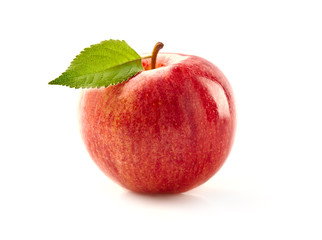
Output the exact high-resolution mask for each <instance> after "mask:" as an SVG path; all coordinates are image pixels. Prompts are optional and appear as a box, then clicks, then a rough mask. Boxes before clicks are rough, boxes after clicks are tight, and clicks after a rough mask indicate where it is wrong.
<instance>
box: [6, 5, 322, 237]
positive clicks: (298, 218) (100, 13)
mask: <svg viewBox="0 0 322 240" xmlns="http://www.w3.org/2000/svg"><path fill="white" fill-rule="evenodd" d="M320 4H321V1H319V0H317V1H313V0H305V1H286V0H279V1H275V0H271V1H255V0H254V1H250V0H245V1H232V0H228V1H202V0H199V1H189V0H186V1H174V0H172V1H161V0H160V1H139V0H136V1H106V0H105V1H95V0H91V1H58V0H57V1H35V0H30V1H1V3H0V24H1V29H0V33H1V37H0V42H1V44H0V61H1V64H0V68H1V71H0V77H1V81H0V88H1V92H0V111H1V112H0V114H1V115H0V116H1V117H0V122H1V124H0V141H1V144H0V239H3V240H9V239H61V240H63V239H68V240H70V239H187V238H188V239H190V238H191V239H247V240H249V239H295V238H297V239H322V228H321V227H322V207H321V205H322V204H321V203H322V197H321V183H322V175H321V170H322V164H321V161H322V153H321V145H322V141H321V135H322V127H321V123H322V113H321V112H322V111H321V110H322V108H321V105H322V96H321V91H322V84H321V83H322V31H321V30H322V7H321V5H320ZM110 38H113V39H124V40H126V41H127V42H128V43H129V45H130V46H131V47H132V48H134V49H135V50H136V51H137V52H138V53H146V52H150V51H151V50H152V48H153V45H154V44H155V43H156V42H157V41H162V42H163V43H164V44H165V47H164V49H163V50H162V51H166V52H179V53H185V54H194V55H198V56H201V57H204V58H206V59H208V60H210V61H211V62H213V63H214V64H216V65H217V66H218V67H219V68H220V69H221V70H222V71H223V72H224V73H225V75H226V76H227V78H228V79H229V81H230V83H231V85H232V87H233V89H234V92H235V95H236V102H237V107H238V128H237V135H236V139H235V144H234V147H233V151H232V152H231V155H230V156H229V158H228V160H227V162H226V164H225V165H224V167H223V168H222V169H221V170H220V171H219V173H218V174H216V175H215V176H214V177H213V178H212V179H211V180H210V181H208V182H207V183H205V184H204V185H202V186H200V187H198V188H196V189H193V190H191V191H189V192H187V193H184V194H180V195H172V196H144V195H137V194H134V193H131V192H128V191H127V190H124V189H122V188H121V187H119V186H118V185H116V184H115V183H113V182H112V181H111V180H109V179H108V178H107V177H105V175H103V174H102V173H101V172H100V170H99V169H98V168H97V167H96V165H95V164H94V163H93V162H92V160H91V159H90V157H89V155H88V154H87V152H86V149H85V147H84V146H83V143H82V140H81V138H80V135H79V131H78V125H77V116H76V107H77V102H78V96H79V91H78V90H74V89H69V88H66V87H59V86H48V85H47V83H48V82H49V81H50V80H52V79H54V78H56V77H58V76H59V75H60V74H61V73H62V72H63V71H65V69H66V68H67V67H68V66H69V63H70V62H71V60H72V59H73V58H74V57H75V56H76V55H77V54H78V53H79V52H80V51H81V50H83V48H85V47H88V46H89V45H91V44H95V43H98V42H100V41H102V40H105V39H110Z"/></svg>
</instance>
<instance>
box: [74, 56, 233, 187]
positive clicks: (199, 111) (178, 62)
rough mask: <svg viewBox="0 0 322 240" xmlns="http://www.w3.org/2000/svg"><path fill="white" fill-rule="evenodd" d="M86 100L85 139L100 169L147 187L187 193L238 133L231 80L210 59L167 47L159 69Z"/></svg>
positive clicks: (85, 94) (213, 168)
mask: <svg viewBox="0 0 322 240" xmlns="http://www.w3.org/2000/svg"><path fill="white" fill-rule="evenodd" d="M142 61H143V66H144V68H145V71H143V72H141V73H139V74H137V75H136V76H135V77H133V78H131V79H129V80H128V81H124V82H122V83H120V84H117V85H112V86H109V87H107V88H99V89H86V90H83V91H82V95H81V101H80V126H81V133H82V137H83V139H84V142H85V145H86V147H87V149H88V152H89V154H90V156H91V157H92V158H93V160H94V161H95V163H96V164H97V165H98V167H99V168H100V169H101V170H102V171H103V172H104V173H105V174H106V175H107V176H109V177H110V178H112V179H113V180H114V181H116V182H117V183H119V184H120V185H122V186H123V187H125V188H127V189H129V190H132V191H135V192H141V193H179V192H185V191H187V190H190V189H192V188H194V187H196V186H198V185H200V184H202V183H204V182H205V181H207V180H208V179H209V178H211V177H212V176H213V175H214V174H215V173H216V172H217V171H218V170H219V169H220V168H221V166H222V165H223V163H224V162H225V160H226V158H227V156H228V154H229V152H230V150H231V147H232V144H233V139H234V132H235V124H236V114H235V103H234V97H233V93H232V89H231V86H230V85H229V83H228V81H227V79H226V77H225V76H224V75H223V73H222V72H221V71H220V70H219V69H218V68H217V67H216V66H215V65H213V64H212V63H210V62H208V61H207V60H205V59H203V58H200V57H196V56H188V55H182V54H171V53H160V54H159V55H158V61H157V65H156V68H155V69H152V70H149V69H150V64H151V60H150V59H143V60H142Z"/></svg>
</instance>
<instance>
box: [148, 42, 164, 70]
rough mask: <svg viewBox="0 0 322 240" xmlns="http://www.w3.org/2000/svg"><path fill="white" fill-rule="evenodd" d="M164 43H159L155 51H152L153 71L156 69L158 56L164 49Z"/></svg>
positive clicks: (155, 46)
mask: <svg viewBox="0 0 322 240" xmlns="http://www.w3.org/2000/svg"><path fill="white" fill-rule="evenodd" d="M163 46H164V45H163V43H162V42H157V43H156V44H155V45H154V48H153V51H152V58H151V69H155V66H156V62H157V55H158V52H159V51H160V49H162V48H163Z"/></svg>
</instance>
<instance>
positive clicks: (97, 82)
mask: <svg viewBox="0 0 322 240" xmlns="http://www.w3.org/2000/svg"><path fill="white" fill-rule="evenodd" d="M142 70H143V66H142V61H141V57H140V55H138V54H137V53H136V52H135V51H134V50H133V49H132V48H131V47H130V46H129V45H128V44H127V43H126V42H125V41H120V40H106V41H102V42H101V43H98V44H95V45H92V46H90V47H89V48H85V49H84V50H83V51H82V52H81V53H80V54H79V55H77V56H76V58H75V59H74V60H73V61H72V63H71V64H70V66H69V67H68V69H67V70H66V71H65V72H64V73H63V74H62V75H60V77H58V78H56V79H55V80H53V81H51V82H49V84H51V85H63V86H69V87H72V88H98V87H107V86H109V85H113V84H117V83H121V82H123V81H125V80H128V79H129V78H130V77H132V76H134V75H136V74H137V73H139V72H141V71H142Z"/></svg>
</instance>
